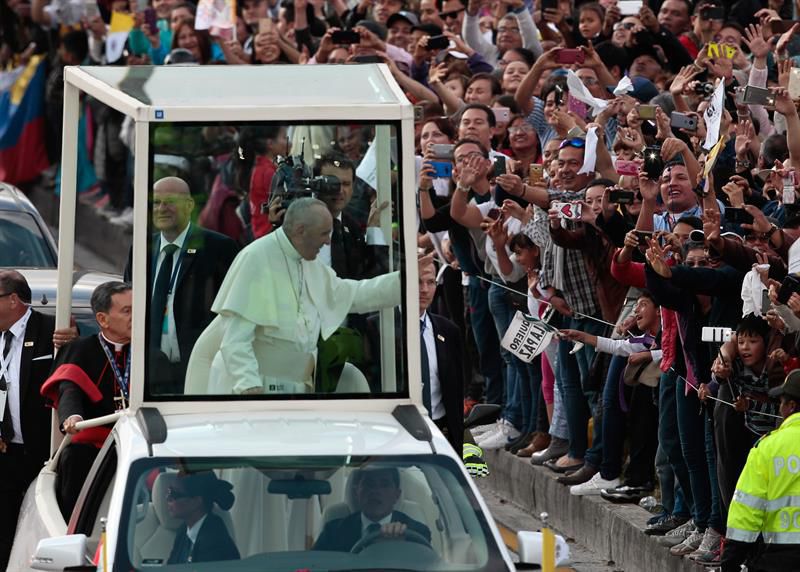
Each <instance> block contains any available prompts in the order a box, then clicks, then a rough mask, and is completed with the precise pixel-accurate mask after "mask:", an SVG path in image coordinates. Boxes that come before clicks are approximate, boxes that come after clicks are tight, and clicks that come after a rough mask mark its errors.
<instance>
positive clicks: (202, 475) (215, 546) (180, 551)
mask: <svg viewBox="0 0 800 572" xmlns="http://www.w3.org/2000/svg"><path fill="white" fill-rule="evenodd" d="M232 488H233V485H231V484H230V483H229V482H228V481H223V480H220V479H218V478H217V476H216V475H215V474H214V473H213V472H211V471H202V472H198V473H181V474H179V475H178V478H177V479H175V483H174V484H173V485H172V486H171V487H169V489H168V490H167V510H168V511H169V515H170V516H171V517H173V518H177V519H179V520H182V521H183V523H184V524H183V526H182V527H181V528H179V529H178V531H177V533H176V534H175V542H174V543H173V544H172V552H170V555H169V561H168V564H185V563H187V562H215V561H218V560H238V559H239V558H240V556H239V550H238V549H237V548H236V544H235V543H234V541H233V539H232V538H231V536H230V534H229V533H228V528H227V527H226V526H225V523H224V522H222V519H221V518H220V517H218V516H217V515H215V514H214V513H212V512H211V510H212V508H213V507H214V504H215V503H216V504H217V506H219V507H220V508H221V509H222V510H228V509H229V508H231V507H232V506H233V501H234V499H235V497H234V495H233V492H231V489H232Z"/></svg>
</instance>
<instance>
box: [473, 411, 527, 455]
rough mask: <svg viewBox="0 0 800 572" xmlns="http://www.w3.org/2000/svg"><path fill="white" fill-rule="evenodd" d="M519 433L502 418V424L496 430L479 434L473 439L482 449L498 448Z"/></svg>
mask: <svg viewBox="0 0 800 572" xmlns="http://www.w3.org/2000/svg"><path fill="white" fill-rule="evenodd" d="M520 434H521V432H520V431H519V430H518V429H517V428H516V427H514V426H513V425H512V424H511V423H509V422H508V421H506V420H505V419H503V424H502V425H501V426H500V428H499V429H498V430H497V431H494V432H493V433H491V434H489V435H481V436H480V437H479V438H477V439H475V442H476V444H477V445H478V447H480V448H481V449H483V450H484V451H486V450H491V449H500V448H501V447H503V446H505V445H506V443H508V442H510V441H513V440H514V439H516V438H517V437H519V436H520Z"/></svg>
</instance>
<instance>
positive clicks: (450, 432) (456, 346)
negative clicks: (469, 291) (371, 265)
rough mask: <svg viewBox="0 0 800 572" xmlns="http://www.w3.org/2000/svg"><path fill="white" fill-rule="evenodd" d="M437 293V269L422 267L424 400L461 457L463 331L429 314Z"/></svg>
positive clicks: (425, 262) (423, 262)
mask: <svg viewBox="0 0 800 572" xmlns="http://www.w3.org/2000/svg"><path fill="white" fill-rule="evenodd" d="M435 294H436V266H435V265H434V263H433V261H431V260H427V259H425V258H423V259H421V262H420V266H419V319H420V335H421V339H420V359H421V361H422V383H423V387H422V399H423V403H424V404H425V407H426V409H428V413H429V414H430V416H431V419H433V422H434V423H436V425H437V426H438V427H439V428H440V429H441V430H442V433H444V435H445V437H447V440H448V441H450V444H451V445H452V446H453V449H455V450H456V453H458V454H459V455H461V450H462V448H463V446H464V406H463V404H464V344H463V340H462V339H461V331H460V330H459V329H458V326H456V325H455V324H454V323H453V322H451V321H450V320H448V319H447V318H445V317H444V316H437V315H436V314H431V313H430V312H428V308H429V307H430V305H431V303H432V302H433V297H434V295H435Z"/></svg>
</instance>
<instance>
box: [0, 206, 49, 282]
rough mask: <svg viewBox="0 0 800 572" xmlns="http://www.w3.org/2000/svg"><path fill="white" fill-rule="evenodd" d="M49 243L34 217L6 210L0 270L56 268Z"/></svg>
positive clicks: (0, 227)
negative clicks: (2, 268)
mask: <svg viewBox="0 0 800 572" xmlns="http://www.w3.org/2000/svg"><path fill="white" fill-rule="evenodd" d="M55 266H56V258H55V253H54V252H53V250H52V248H51V246H50V243H48V242H47V240H46V239H45V237H44V236H43V235H42V230H41V228H40V227H39V225H38V224H36V220H35V219H34V218H33V216H32V215H30V214H29V213H26V212H15V211H3V214H2V216H0V267H10V268H55Z"/></svg>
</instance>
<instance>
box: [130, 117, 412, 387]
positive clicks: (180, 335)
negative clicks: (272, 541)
mask: <svg viewBox="0 0 800 572" xmlns="http://www.w3.org/2000/svg"><path fill="white" fill-rule="evenodd" d="M398 127H399V124H395V123H364V122H351V121H347V122H340V123H325V124H299V123H275V122H271V123H257V124H227V125H222V124H216V123H215V124H196V123H191V124H187V123H168V122H158V123H153V124H152V126H151V132H150V152H151V154H152V165H153V168H152V176H151V189H152V192H151V194H150V198H149V224H150V233H149V235H148V239H147V242H148V258H147V267H146V269H145V270H146V271H147V275H148V278H147V284H148V295H147V297H146V299H147V301H148V309H147V323H148V330H147V344H146V345H147V367H148V375H147V376H146V377H145V383H146V388H145V399H154V400H160V399H166V400H169V399H170V398H172V399H176V400H178V399H183V396H184V395H188V396H192V397H196V398H200V397H206V398H208V397H209V396H216V397H215V398H216V399H219V396H220V395H224V396H226V398H228V399H237V398H248V399H252V398H255V397H259V398H262V399H337V398H368V397H370V396H374V395H376V394H377V395H380V396H381V397H399V396H407V395H408V389H407V383H406V382H405V380H406V378H407V375H405V373H404V371H403V369H404V359H403V357H402V356H403V353H404V350H403V348H404V341H403V337H402V331H401V328H400V317H401V316H402V315H404V313H403V311H402V307H401V298H402V287H401V284H402V278H401V272H402V271H403V268H404V258H405V257H404V255H403V248H402V244H401V243H400V241H399V240H398V237H397V229H398V228H399V227H400V226H401V224H402V219H403V212H402V205H401V201H400V188H401V186H402V185H401V180H402V176H403V173H402V170H401V169H400V165H399V163H398V161H397V157H398V156H399V155H400V153H399V148H400V145H399V137H398V132H399V129H398ZM209 157H212V158H213V159H209ZM209 161H211V162H212V163H214V165H213V169H211V170H210V172H213V173H216V174H215V175H214V176H213V177H210V176H206V174H207V173H208V172H209V169H208V163H209ZM301 205H302V206H301ZM373 205H375V206H374V208H373ZM375 211H377V212H375ZM292 213H297V214H295V215H293V214H292ZM409 216H414V214H413V213H410V215H409ZM284 217H288V219H289V220H287V221H286V224H284Z"/></svg>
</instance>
